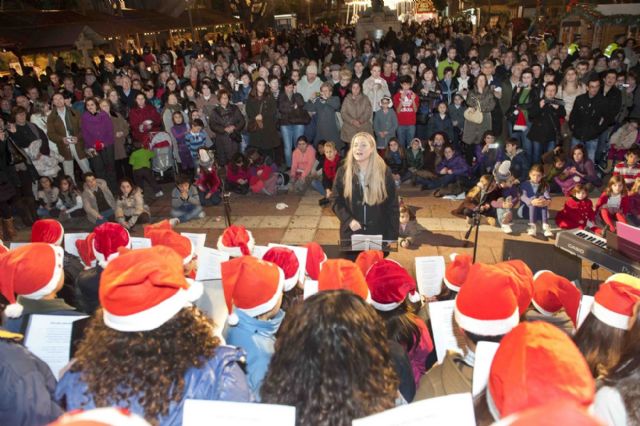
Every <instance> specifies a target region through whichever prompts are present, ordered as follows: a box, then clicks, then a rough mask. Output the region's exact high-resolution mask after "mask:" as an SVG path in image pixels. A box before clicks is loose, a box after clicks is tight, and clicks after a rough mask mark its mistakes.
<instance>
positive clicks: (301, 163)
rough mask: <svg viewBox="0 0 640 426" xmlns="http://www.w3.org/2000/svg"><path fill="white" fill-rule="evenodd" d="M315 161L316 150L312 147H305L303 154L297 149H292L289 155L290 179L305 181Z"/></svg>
mask: <svg viewBox="0 0 640 426" xmlns="http://www.w3.org/2000/svg"><path fill="white" fill-rule="evenodd" d="M315 161H316V150H315V149H314V148H313V147H312V146H307V149H306V151H305V152H304V154H303V153H302V151H300V150H299V149H298V148H296V149H294V150H293V153H292V154H291V171H290V175H291V178H292V179H305V178H306V177H307V176H309V173H311V169H312V168H313V164H314V163H315Z"/></svg>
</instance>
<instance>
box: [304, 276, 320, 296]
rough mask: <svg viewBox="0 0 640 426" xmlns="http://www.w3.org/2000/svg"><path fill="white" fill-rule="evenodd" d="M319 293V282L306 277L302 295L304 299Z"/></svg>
mask: <svg viewBox="0 0 640 426" xmlns="http://www.w3.org/2000/svg"><path fill="white" fill-rule="evenodd" d="M317 292H318V281H315V280H312V279H311V278H309V277H306V278H305V280H304V293H303V294H302V298H303V299H307V298H309V297H311V296H313V295H314V294H316V293H317Z"/></svg>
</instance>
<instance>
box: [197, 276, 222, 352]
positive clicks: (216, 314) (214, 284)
mask: <svg viewBox="0 0 640 426" xmlns="http://www.w3.org/2000/svg"><path fill="white" fill-rule="evenodd" d="M202 288H203V293H202V296H200V298H199V299H198V300H196V301H195V302H194V303H193V304H194V305H195V306H196V307H197V308H198V309H200V310H201V311H202V312H204V313H205V315H207V316H208V317H209V318H211V319H212V320H213V329H214V334H215V335H216V336H219V337H223V334H224V327H225V324H226V323H227V318H228V317H229V312H228V311H227V304H226V303H225V299H224V290H223V289H222V280H220V279H218V280H207V281H202ZM223 340H224V338H223Z"/></svg>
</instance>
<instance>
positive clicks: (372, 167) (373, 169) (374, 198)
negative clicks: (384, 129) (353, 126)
mask: <svg viewBox="0 0 640 426" xmlns="http://www.w3.org/2000/svg"><path fill="white" fill-rule="evenodd" d="M362 141H364V142H367V143H368V144H369V146H371V148H372V150H373V151H372V153H371V157H370V158H369V165H368V166H367V170H365V173H364V175H365V181H366V182H367V185H365V187H364V191H363V192H364V200H363V201H364V202H365V203H367V204H368V205H370V206H373V205H376V204H381V203H383V202H384V201H385V200H386V199H387V186H386V184H385V173H386V170H387V165H386V164H385V162H384V160H383V159H382V157H380V156H379V155H378V153H377V152H376V141H375V139H374V138H373V136H372V135H371V134H370V133H367V132H359V133H356V134H355V136H354V137H353V138H352V139H351V146H350V148H349V152H348V153H347V158H346V159H345V164H344V198H346V199H347V200H349V201H351V197H352V196H353V191H352V189H353V176H354V175H355V174H356V173H358V172H359V168H358V163H357V162H356V160H355V159H354V158H353V153H352V152H351V151H352V150H353V146H354V144H355V143H356V142H362Z"/></svg>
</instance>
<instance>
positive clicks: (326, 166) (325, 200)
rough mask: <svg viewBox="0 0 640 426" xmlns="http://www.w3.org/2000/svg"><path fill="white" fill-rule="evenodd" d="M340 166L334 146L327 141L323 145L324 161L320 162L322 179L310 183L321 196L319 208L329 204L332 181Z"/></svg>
mask: <svg viewBox="0 0 640 426" xmlns="http://www.w3.org/2000/svg"><path fill="white" fill-rule="evenodd" d="M339 165H340V156H339V155H338V151H337V150H336V144H335V143H333V142H331V141H327V142H325V144H324V160H323V161H322V178H321V180H322V181H320V180H314V181H312V182H311V185H312V186H313V189H315V190H316V191H318V192H319V193H320V194H322V196H323V197H322V198H321V199H320V200H319V201H318V204H320V205H321V206H326V205H327V204H329V198H330V197H331V189H332V188H333V181H334V179H335V178H336V173H337V172H338V166H339Z"/></svg>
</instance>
